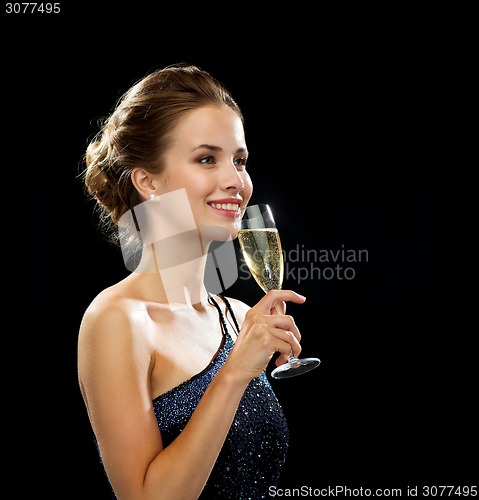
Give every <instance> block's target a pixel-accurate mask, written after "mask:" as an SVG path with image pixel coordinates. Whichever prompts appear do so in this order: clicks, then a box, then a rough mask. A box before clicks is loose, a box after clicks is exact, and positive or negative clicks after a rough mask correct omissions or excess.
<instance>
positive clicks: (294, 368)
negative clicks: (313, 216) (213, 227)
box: [238, 203, 321, 379]
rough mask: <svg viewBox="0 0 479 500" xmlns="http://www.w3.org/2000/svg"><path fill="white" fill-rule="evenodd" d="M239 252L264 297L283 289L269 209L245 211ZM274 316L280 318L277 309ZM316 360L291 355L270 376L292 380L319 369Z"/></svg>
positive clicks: (257, 207)
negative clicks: (290, 378)
mask: <svg viewBox="0 0 479 500" xmlns="http://www.w3.org/2000/svg"><path fill="white" fill-rule="evenodd" d="M238 241H239V244H240V249H241V252H242V254H243V257H244V259H245V262H246V265H247V266H248V268H249V270H250V272H251V274H252V275H253V278H254V279H255V280H256V282H257V283H258V285H259V286H260V287H261V288H262V290H263V291H264V292H265V293H266V292H268V291H269V290H280V289H281V287H282V285H283V275H284V259H283V251H282V247H281V240H280V238H279V232H278V229H277V227H276V223H275V221H274V218H273V213H272V211H271V208H270V206H269V205H267V204H265V203H260V204H257V205H251V206H248V207H246V209H245V212H244V214H243V218H242V219H241V223H240V229H239V231H238ZM276 312H277V313H278V314H282V311H281V309H280V308H279V305H276ZM320 363H321V361H320V360H319V359H318V358H301V359H300V358H297V357H296V356H294V355H293V352H292V351H291V353H290V356H289V360H288V362H287V363H284V364H282V365H280V366H277V367H276V368H275V369H274V370H273V371H272V372H271V376H272V377H273V378H276V379H280V378H288V377H294V376H296V375H301V374H302V373H306V372H308V371H310V370H312V369H313V368H316V367H317V366H319V364H320Z"/></svg>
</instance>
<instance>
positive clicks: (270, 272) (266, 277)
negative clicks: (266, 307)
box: [238, 228, 284, 293]
mask: <svg viewBox="0 0 479 500" xmlns="http://www.w3.org/2000/svg"><path fill="white" fill-rule="evenodd" d="M238 241H239V244H240V248H241V251H242V253H243V256H244V258H245V261H246V264H247V266H248V268H249V270H250V271H251V274H252V275H253V278H254V279H255V280H256V282H257V283H258V285H259V286H260V287H261V288H262V289H263V291H264V292H265V293H266V292H268V291H269V290H279V289H281V286H282V284H283V273H284V264H283V252H282V249H281V241H280V239H279V233H278V230H277V229H276V228H262V229H241V230H240V231H239V233H238Z"/></svg>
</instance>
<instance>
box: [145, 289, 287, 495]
mask: <svg viewBox="0 0 479 500" xmlns="http://www.w3.org/2000/svg"><path fill="white" fill-rule="evenodd" d="M222 298H223V300H224V301H225V303H226V305H227V307H228V310H229V312H230V314H231V315H232V317H233V319H234V313H233V311H232V309H231V307H230V305H229V302H228V301H227V299H225V298H224V297H222ZM212 300H213V299H212ZM213 301H214V300H213ZM214 305H215V306H216V307H217V309H218V311H219V314H220V319H221V324H222V328H223V341H222V344H221V346H220V348H219V350H218V352H217V354H216V355H215V357H214V358H213V359H212V361H211V362H210V364H209V365H208V366H207V367H206V368H205V369H204V370H202V371H201V372H200V373H198V374H196V375H195V376H193V377H192V378H190V379H189V380H186V381H185V382H183V383H182V384H180V385H179V386H177V387H175V388H173V389H171V390H170V391H168V392H166V393H165V394H162V395H160V396H158V397H157V398H155V399H154V400H153V408H154V411H155V415H156V419H157V421H158V425H159V427H160V430H161V435H162V438H163V444H164V446H165V447H166V446H168V445H169V444H170V443H171V442H172V441H173V440H174V439H175V438H176V437H177V436H178V435H179V434H180V433H181V431H182V430H183V429H184V428H185V426H186V424H187V423H188V420H189V418H190V417H191V415H192V413H193V411H194V410H195V408H196V406H197V404H198V403H199V401H200V399H201V397H202V396H203V394H204V392H205V391H206V389H207V387H208V385H209V384H210V382H211V381H212V379H213V377H214V376H215V375H216V373H217V372H218V370H219V369H220V368H221V367H222V366H223V364H224V363H225V361H226V358H227V357H228V354H229V353H230V351H231V349H232V348H233V345H234V343H233V340H232V338H231V336H230V334H229V333H228V330H227V327H226V321H225V319H224V316H223V313H222V312H221V310H220V309H219V307H218V305H217V303H216V301H214ZM234 321H235V323H236V320H235V319H234ZM288 438H289V434H288V426H287V422H286V419H285V416H284V414H283V411H282V409H281V406H280V404H279V402H278V400H277V398H276V396H275V394H274V392H273V390H272V388H271V385H270V383H269V381H268V379H267V378H266V374H265V373H264V372H263V373H262V374H261V375H260V376H259V377H257V378H255V379H253V380H252V381H251V382H250V383H249V385H248V386H247V388H246V390H245V392H244V394H243V397H242V399H241V401H240V403H239V405H238V409H237V411H236V414H235V417H234V420H233V423H232V425H231V428H230V431H229V433H228V435H227V437H226V440H225V443H224V445H223V448H222V449H221V451H220V454H219V456H218V459H217V461H216V464H215V466H214V468H213V470H212V472H211V474H210V477H209V478H208V481H207V483H206V486H205V488H204V489H203V492H202V494H201V496H200V498H201V499H222V500H226V499H235V500H246V499H254V500H256V499H262V498H269V494H268V491H269V487H270V486H276V485H277V484H278V479H279V475H280V472H281V468H282V467H283V464H284V461H285V458H286V452H287V448H288Z"/></svg>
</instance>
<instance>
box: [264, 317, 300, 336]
mask: <svg viewBox="0 0 479 500" xmlns="http://www.w3.org/2000/svg"><path fill="white" fill-rule="evenodd" d="M254 322H255V323H256V324H259V325H261V324H264V325H266V326H269V327H273V328H279V329H280V330H282V331H287V332H290V333H292V334H293V335H294V336H295V337H296V339H297V341H298V342H299V341H301V333H300V332H299V329H298V327H297V326H296V323H295V321H294V318H293V316H289V315H282V316H278V315H276V314H271V315H269V314H268V315H259V314H258V315H256V316H255V317H254Z"/></svg>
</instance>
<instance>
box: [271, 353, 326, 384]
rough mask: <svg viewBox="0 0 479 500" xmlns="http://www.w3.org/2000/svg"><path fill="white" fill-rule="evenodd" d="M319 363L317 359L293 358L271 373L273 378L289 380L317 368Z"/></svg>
mask: <svg viewBox="0 0 479 500" xmlns="http://www.w3.org/2000/svg"><path fill="white" fill-rule="evenodd" d="M320 363H321V361H320V360H319V359H318V358H299V359H298V358H293V359H291V360H289V361H288V362H287V363H284V365H280V366H277V367H276V368H275V369H274V370H273V371H272V372H271V376H272V377H273V378H276V379H278V378H289V377H296V376H297V375H302V374H303V373H306V372H309V371H310V370H313V369H314V368H316V367H318V366H319V364H320Z"/></svg>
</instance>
